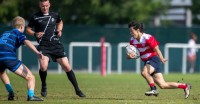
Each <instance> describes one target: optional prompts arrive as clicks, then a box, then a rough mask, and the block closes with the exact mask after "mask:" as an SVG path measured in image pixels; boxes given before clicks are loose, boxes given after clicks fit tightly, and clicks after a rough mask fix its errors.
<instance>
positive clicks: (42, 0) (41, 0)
mask: <svg viewBox="0 0 200 104" xmlns="http://www.w3.org/2000/svg"><path fill="white" fill-rule="evenodd" d="M44 1H49V0H40V2H44Z"/></svg>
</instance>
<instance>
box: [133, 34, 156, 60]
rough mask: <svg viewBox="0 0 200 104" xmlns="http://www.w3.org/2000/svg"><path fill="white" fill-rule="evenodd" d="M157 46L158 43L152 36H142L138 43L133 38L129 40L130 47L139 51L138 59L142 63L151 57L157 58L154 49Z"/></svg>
mask: <svg viewBox="0 0 200 104" xmlns="http://www.w3.org/2000/svg"><path fill="white" fill-rule="evenodd" d="M158 44H159V43H158V42H157V41H156V39H155V38H154V37H153V36H152V35H150V34H146V33H143V34H142V36H141V38H140V41H138V40H136V39H135V38H133V37H131V39H130V45H134V46H135V47H137V48H138V50H139V51H140V58H141V60H142V61H146V60H148V59H149V58H151V57H153V56H157V54H156V52H155V51H154V48H155V47H156V46H158Z"/></svg>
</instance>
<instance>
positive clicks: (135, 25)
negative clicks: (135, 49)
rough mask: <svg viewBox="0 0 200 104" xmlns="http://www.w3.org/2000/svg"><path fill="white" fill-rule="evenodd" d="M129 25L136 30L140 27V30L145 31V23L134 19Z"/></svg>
mask: <svg viewBox="0 0 200 104" xmlns="http://www.w3.org/2000/svg"><path fill="white" fill-rule="evenodd" d="M128 27H129V28H130V27H133V28H134V29H135V30H137V29H139V30H140V32H143V31H144V27H143V24H142V23H139V22H137V21H135V20H134V21H132V22H130V23H129V24H128Z"/></svg>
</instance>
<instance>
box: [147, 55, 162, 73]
mask: <svg viewBox="0 0 200 104" xmlns="http://www.w3.org/2000/svg"><path fill="white" fill-rule="evenodd" d="M145 64H149V65H151V66H152V67H154V69H155V71H154V72H153V73H151V75H152V76H153V75H154V74H155V73H161V69H160V64H161V62H160V59H159V58H158V56H153V57H151V58H150V59H149V60H147V61H145V62H144V65H145Z"/></svg>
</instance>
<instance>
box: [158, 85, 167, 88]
mask: <svg viewBox="0 0 200 104" xmlns="http://www.w3.org/2000/svg"><path fill="white" fill-rule="evenodd" d="M158 86H159V87H160V89H166V88H167V87H166V84H159V85H158Z"/></svg>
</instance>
